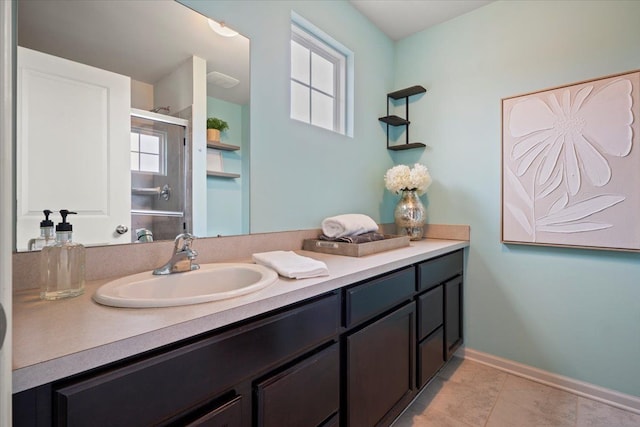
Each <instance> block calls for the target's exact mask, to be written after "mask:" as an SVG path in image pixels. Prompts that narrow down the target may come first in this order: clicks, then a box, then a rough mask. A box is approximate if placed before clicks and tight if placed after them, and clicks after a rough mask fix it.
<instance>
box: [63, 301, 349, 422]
mask: <svg viewBox="0 0 640 427" xmlns="http://www.w3.org/2000/svg"><path fill="white" fill-rule="evenodd" d="M339 323H340V304H339V295H337V294H331V295H329V296H326V297H323V298H321V299H318V300H316V301H314V302H310V303H307V304H304V305H301V306H299V307H297V308H293V309H291V310H288V311H285V312H283V313H280V314H276V315H273V316H270V317H267V318H265V319H262V320H259V321H256V322H253V323H249V324H246V325H244V326H240V327H237V328H234V329H232V330H230V331H227V332H225V333H221V334H219V335H216V336H213V337H209V338H204V339H202V340H201V341H198V342H195V343H192V344H188V345H184V346H183V347H180V348H178V349H175V350H171V351H167V352H165V353H162V354H159V355H157V356H153V357H149V358H147V359H143V360H140V361H137V362H134V363H131V364H129V365H126V366H123V367H118V368H114V369H111V370H109V371H107V372H104V373H102V374H96V375H94V376H92V377H89V378H87V379H83V380H78V381H76V382H74V383H71V384H69V385H66V386H58V387H56V389H55V390H54V408H55V410H54V413H56V414H57V419H58V424H57V425H70V426H73V425H77V426H85V425H91V426H101V425H105V426H147V425H155V424H158V423H160V422H161V421H162V420H165V419H167V418H169V417H172V416H175V415H176V414H180V413H183V412H184V411H186V410H187V409H188V408H192V407H194V406H198V405H201V404H203V403H204V402H206V401H208V400H210V399H211V398H213V397H215V396H217V395H219V394H220V393H222V392H226V391H228V390H229V389H231V388H232V387H233V386H234V385H235V384H237V383H238V382H240V381H241V380H242V379H244V378H248V377H249V376H251V375H255V374H257V373H259V372H264V371H266V370H267V369H273V368H275V367H276V366H279V365H281V364H282V363H284V362H285V361H288V360H291V359H293V358H294V357H296V356H299V355H300V354H302V353H303V352H305V351H308V350H310V349H311V348H313V347H315V346H317V345H318V344H319V343H322V342H326V341H327V340H329V339H332V338H334V337H335V336H336V334H337V332H338V328H339ZM114 408H118V410H114Z"/></svg>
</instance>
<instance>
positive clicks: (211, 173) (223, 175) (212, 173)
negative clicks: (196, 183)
mask: <svg viewBox="0 0 640 427" xmlns="http://www.w3.org/2000/svg"><path fill="white" fill-rule="evenodd" d="M207 176H215V177H217V178H228V179H233V178H240V174H237V173H228V172H218V171H207Z"/></svg>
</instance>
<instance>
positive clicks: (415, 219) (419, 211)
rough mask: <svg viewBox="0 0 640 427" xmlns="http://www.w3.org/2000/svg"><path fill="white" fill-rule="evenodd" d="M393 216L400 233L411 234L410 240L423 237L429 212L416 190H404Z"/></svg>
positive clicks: (403, 234)
mask: <svg viewBox="0 0 640 427" xmlns="http://www.w3.org/2000/svg"><path fill="white" fill-rule="evenodd" d="M393 217H394V219H395V223H396V233H397V234H398V235H400V236H409V239H410V240H420V239H422V236H423V235H424V225H425V223H426V220H427V212H426V210H425V208H424V205H423V204H422V202H421V201H420V197H419V196H418V193H416V190H402V196H401V197H400V201H399V202H398V204H397V205H396V208H395V210H394V212H393Z"/></svg>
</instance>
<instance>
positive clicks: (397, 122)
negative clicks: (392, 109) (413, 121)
mask: <svg viewBox="0 0 640 427" xmlns="http://www.w3.org/2000/svg"><path fill="white" fill-rule="evenodd" d="M378 120H380V121H381V122H383V123H386V124H388V125H391V126H401V125H408V124H409V120H405V119H403V118H402V117H398V116H384V117H380V118H379V119H378Z"/></svg>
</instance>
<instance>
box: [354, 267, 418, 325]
mask: <svg viewBox="0 0 640 427" xmlns="http://www.w3.org/2000/svg"><path fill="white" fill-rule="evenodd" d="M414 288H415V269H414V268H413V267H408V268H405V269H403V270H399V271H396V272H394V273H391V274H388V275H385V276H382V277H379V278H377V279H373V280H371V281H369V282H366V283H363V284H360V285H357V286H354V287H352V288H349V289H346V290H345V326H346V327H351V326H353V325H356V324H358V323H360V322H362V321H363V320H366V319H369V318H371V317H373V316H375V315H377V314H379V313H382V312H384V311H385V310H386V309H389V308H392V307H393V306H395V305H397V304H398V303H400V302H402V301H404V300H405V299H408V298H411V296H412V295H413V293H414Z"/></svg>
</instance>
